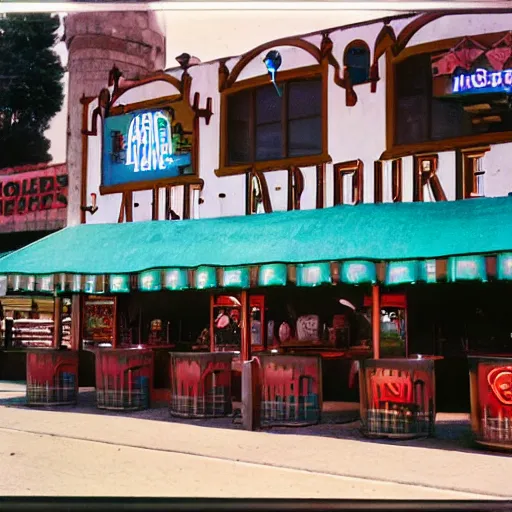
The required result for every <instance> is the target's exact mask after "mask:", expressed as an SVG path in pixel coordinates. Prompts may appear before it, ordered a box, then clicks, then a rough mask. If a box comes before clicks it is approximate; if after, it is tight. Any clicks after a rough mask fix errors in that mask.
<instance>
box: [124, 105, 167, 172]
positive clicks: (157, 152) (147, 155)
mask: <svg viewBox="0 0 512 512" xmlns="http://www.w3.org/2000/svg"><path fill="white" fill-rule="evenodd" d="M126 145H127V150H126V164H127V165H132V164H133V172H139V171H163V170H165V168H166V167H167V165H168V164H172V163H173V162H174V160H173V158H172V131H171V120H170V119H169V115H166V114H164V113H163V112H160V111H158V112H144V113H143V114H139V115H137V116H135V117H134V118H133V119H132V121H131V123H130V128H129V129H128V140H127V143H126Z"/></svg>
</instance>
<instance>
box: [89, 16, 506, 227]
mask: <svg viewBox="0 0 512 512" xmlns="http://www.w3.org/2000/svg"><path fill="white" fill-rule="evenodd" d="M476 20H478V22H476ZM511 28H512V14H509V13H496V12H494V13H492V12H491V13H484V14H481V13H472V14H471V13H470V14H446V13H444V14H443V13H429V14H421V15H416V16H410V17H405V18H404V17H400V18H396V19H393V18H388V19H385V20H381V21H376V22H370V23H366V24H359V25H357V26H351V27H342V28H339V29H334V30H330V31H325V32H323V33H317V34H314V35H310V36H307V37H289V38H285V39H281V40H279V41H273V42H269V43H266V44H263V45H261V46H259V47H257V48H255V49H253V50H251V51H250V52H248V53H246V54H244V55H242V56H240V57H237V58H229V59H219V60H218V61H215V62H210V63H204V64H198V65H193V64H194V63H193V60H187V58H183V56H180V57H181V59H180V61H181V64H180V67H178V68H176V69H171V70H168V71H167V72H166V73H162V74H156V75H155V76H153V77H151V78H148V79H144V80H139V81H130V80H128V79H127V78H128V77H127V78H126V79H125V78H124V77H122V76H121V77H119V76H118V77H117V78H116V80H115V84H114V85H112V86H111V87H109V88H108V87H106V88H105V89H103V90H102V91H101V94H99V96H98V98H97V99H95V100H94V101H92V102H91V103H89V105H88V106H87V107H86V109H87V111H86V112H85V115H84V120H85V119H87V121H86V124H85V121H84V126H83V129H84V131H85V132H86V133H87V134H88V137H87V147H86V151H87V153H86V158H85V159H84V161H83V167H82V173H83V174H82V186H83V198H86V199H84V201H85V202H90V201H91V199H90V198H91V194H94V195H95V197H96V204H97V207H98V209H97V211H96V212H95V213H94V215H90V214H87V215H86V216H85V217H86V218H85V219H83V220H85V221H86V222H87V223H105V222H107V223H109V222H118V221H131V220H133V221H144V220H151V219H159V220H163V219H170V218H172V219H178V218H179V219H184V218H209V217H221V216H232V215H244V214H249V213H263V212H272V211H282V210H293V209H313V208H323V207H329V206H333V205H336V204H341V203H344V204H353V203H360V202H365V203H370V202H399V201H403V202H409V201H440V200H456V199H467V198H471V197H477V196H489V197H493V196H500V195H507V194H508V192H509V191H511V189H512V178H511V177H510V172H509V170H508V169H507V154H508V151H509V150H510V147H511V146H510V140H511V139H512V124H511V123H512V117H511V109H510V102H509V99H508V98H509V95H508V92H509V91H510V86H511V80H512V78H511V77H512V71H511V68H512V59H511V58H510V52H511V51H512V46H511V42H512V36H511V32H510V30H511ZM269 52H270V53H269ZM272 52H277V53H272ZM269 55H270V58H271V57H272V56H274V57H277V59H278V60H279V61H280V66H279V68H278V69H277V71H276V74H275V77H276V82H275V85H274V84H273V83H272V80H271V73H269V71H268V66H266V64H265V62H264V59H265V58H266V57H268V56H269ZM185 57H186V56H185ZM269 62H270V61H269ZM276 63H277V62H273V63H270V64H269V65H270V67H271V66H273V65H275V64H276ZM122 71H123V70H121V72H122ZM105 85H107V84H105ZM98 92H99V91H98ZM159 116H161V118H162V119H164V118H165V119H164V120H161V121H160V123H164V124H165V125H166V126H167V125H168V130H167V132H166V134H164V135H162V137H163V138H162V139H161V140H160V141H159V140H157V139H158V137H157V136H154V137H153V138H152V139H151V134H152V133H153V134H155V133H156V131H155V127H156V126H157V125H158V123H159V120H158V118H159ZM130 129H131V131H130ZM162 133H163V132H162ZM167 139H169V141H171V140H172V141H173V149H172V150H171V149H169V148H170V146H169V147H167V146H165V144H166V142H165V141H166V140H167ZM176 155H180V156H179V158H176ZM180 159H183V160H182V162H181V163H180V162H179V160H180ZM82 206H86V205H85V204H83V205H82Z"/></svg>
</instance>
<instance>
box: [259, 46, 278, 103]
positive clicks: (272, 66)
mask: <svg viewBox="0 0 512 512" xmlns="http://www.w3.org/2000/svg"><path fill="white" fill-rule="evenodd" d="M263 62H264V63H265V67H266V68H267V71H268V74H269V75H270V80H271V82H272V83H273V84H274V87H275V88H276V92H277V94H278V96H282V94H283V91H282V89H281V88H280V87H279V86H278V85H277V83H276V75H277V70H278V69H279V68H280V67H281V64H282V62H283V60H282V58H281V54H280V53H279V52H278V51H277V50H270V51H269V52H268V53H267V55H265V58H264V59H263Z"/></svg>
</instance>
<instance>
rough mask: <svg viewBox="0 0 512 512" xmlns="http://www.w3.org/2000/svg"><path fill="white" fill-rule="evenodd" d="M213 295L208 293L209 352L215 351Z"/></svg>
mask: <svg viewBox="0 0 512 512" xmlns="http://www.w3.org/2000/svg"><path fill="white" fill-rule="evenodd" d="M214 307H215V295H214V294H213V293H210V352H215V314H214V312H213V308H214Z"/></svg>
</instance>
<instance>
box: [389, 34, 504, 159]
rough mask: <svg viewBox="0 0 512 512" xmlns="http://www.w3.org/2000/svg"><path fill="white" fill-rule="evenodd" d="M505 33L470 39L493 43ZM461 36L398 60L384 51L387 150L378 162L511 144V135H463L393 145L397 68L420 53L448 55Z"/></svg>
mask: <svg viewBox="0 0 512 512" xmlns="http://www.w3.org/2000/svg"><path fill="white" fill-rule="evenodd" d="M506 33H507V31H500V32H493V33H485V34H480V35H476V36H471V37H472V38H473V39H475V40H477V41H480V42H484V43H487V42H489V43H493V42H495V41H497V40H498V39H500V38H501V37H503V36H505V35H506ZM463 38H464V36H459V37H452V38H450V39H443V40H440V41H433V42H430V43H424V44H419V45H416V46H411V47H409V48H405V49H404V50H403V51H402V52H400V53H399V54H398V55H397V56H393V54H392V52H391V50H389V49H388V50H387V51H386V54H385V55H386V150H385V151H384V153H382V155H381V156H380V159H381V160H391V159H395V158H401V157H405V156H411V155H415V154H418V153H440V152H443V151H454V150H456V149H461V148H466V147H469V146H483V145H488V144H500V143H506V142H512V131H507V132H494V133H484V134H478V135H466V136H462V137H453V138H449V139H443V140H436V141H426V142H417V143H412V144H396V142H395V124H396V108H397V87H396V66H397V64H400V63H401V62H403V61H404V60H406V59H408V58H409V57H413V56H415V55H418V54H422V53H437V52H442V51H449V50H450V49H451V48H453V47H454V46H455V45H456V44H457V43H459V42H460V41H461V40H462V39H463Z"/></svg>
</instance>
